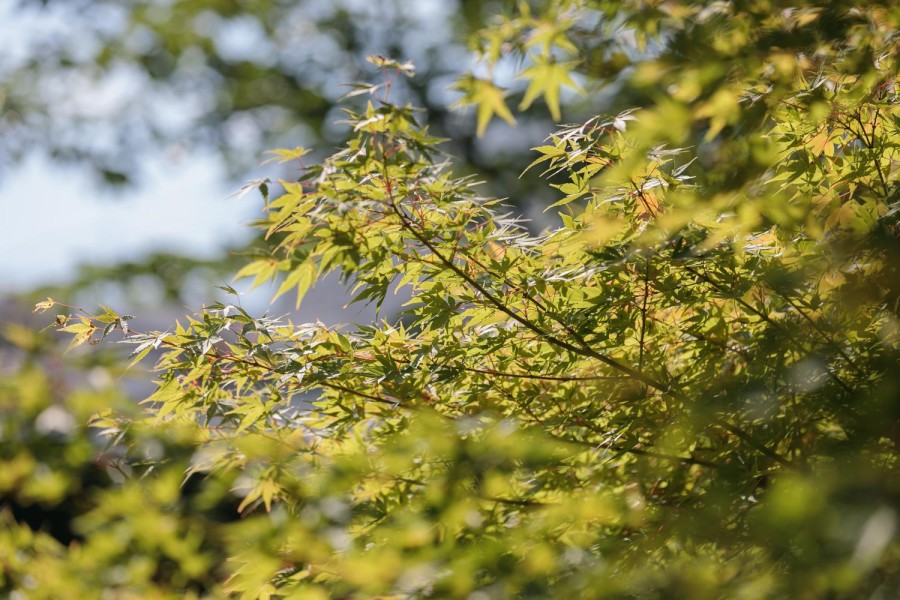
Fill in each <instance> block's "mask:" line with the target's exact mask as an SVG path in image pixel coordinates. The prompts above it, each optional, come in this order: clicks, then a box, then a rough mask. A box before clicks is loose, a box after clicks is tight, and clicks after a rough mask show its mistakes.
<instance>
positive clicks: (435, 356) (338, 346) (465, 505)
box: [6, 2, 900, 598]
mask: <svg viewBox="0 0 900 600" xmlns="http://www.w3.org/2000/svg"><path fill="white" fill-rule="evenodd" d="M898 18H900V15H898V13H897V11H896V9H895V8H893V7H891V6H887V5H885V6H878V5H876V4H868V5H866V6H855V5H853V4H851V3H833V4H832V5H829V6H827V7H824V6H818V5H812V4H809V5H796V4H795V5H793V6H790V7H782V6H775V5H773V4H771V3H762V2H747V3H739V2H732V3H721V4H714V5H711V6H706V5H694V4H691V3H679V2H663V3H659V4H658V5H655V6H652V7H648V6H645V5H644V4H631V3H624V4H621V3H617V4H615V5H610V4H606V3H603V2H564V3H548V4H547V5H546V6H543V5H528V4H521V5H519V6H518V7H517V9H516V10H515V11H509V12H507V13H506V14H505V17H503V18H502V19H501V20H499V21H497V22H495V23H493V25H492V26H491V27H490V28H488V29H486V30H484V31H483V32H482V33H481V34H480V35H479V38H478V39H479V40H481V41H482V43H481V44H480V45H479V49H480V56H481V58H482V59H483V60H484V61H485V65H486V67H485V69H486V70H485V71H482V72H478V73H473V74H469V75H463V76H462V77H461V78H460V80H459V81H458V84H457V85H458V88H459V89H460V90H461V91H462V92H463V94H464V99H463V102H467V103H472V104H475V105H476V115H477V119H478V120H479V121H480V123H481V126H482V127H483V126H484V125H485V122H486V121H487V120H488V119H490V118H491V117H492V116H494V115H497V116H499V117H501V118H505V119H512V118H513V115H512V112H511V111H510V109H509V108H508V106H507V105H506V103H505V93H506V92H505V90H504V89H503V88H502V85H501V82H500V81H498V79H497V77H492V76H489V75H490V74H491V73H495V74H496V73H498V72H500V71H501V70H502V69H503V68H506V67H504V66H503V65H507V66H508V65H509V64H512V65H516V68H515V72H516V73H517V75H518V77H519V78H520V79H522V80H523V83H524V96H523V97H522V100H521V102H520V105H519V106H520V109H521V110H529V107H530V106H531V104H532V103H533V102H534V101H536V100H537V99H538V98H540V99H542V100H543V101H544V102H546V104H547V107H548V110H550V111H551V112H552V113H554V114H558V111H559V110H560V108H559V106H558V104H557V102H558V98H559V94H560V93H561V89H562V88H563V87H571V88H576V89H577V88H586V87H588V86H589V84H588V82H587V78H588V77H600V76H601V75H602V74H604V73H605V71H604V70H603V69H604V67H602V65H604V64H606V63H611V64H612V65H613V66H618V67H625V66H629V65H630V67H629V68H627V69H625V70H624V71H622V75H621V76H620V77H619V79H618V80H617V82H618V83H617V84H618V85H621V86H622V87H623V89H628V90H632V92H630V94H632V96H631V97H633V98H642V99H643V100H642V102H641V103H640V104H638V105H636V106H634V107H633V109H631V110H627V111H622V112H619V113H616V114H613V115H610V116H608V117H606V116H596V117H592V118H589V119H586V120H585V121H584V122H581V123H578V124H573V125H571V126H565V127H563V128H562V129H559V130H558V131H555V132H554V133H552V134H551V135H550V136H549V138H548V140H547V142H546V143H545V144H543V145H541V146H539V147H537V148H535V151H536V159H535V161H534V163H533V164H532V165H531V168H532V169H544V170H545V175H546V176H547V177H552V180H551V182H552V185H553V186H555V189H556V190H557V191H558V196H557V199H558V202H557V205H559V206H562V207H563V208H562V209H560V210H561V211H562V212H561V215H560V216H561V220H562V225H561V226H560V227H558V228H555V229H553V230H549V231H545V232H542V233H533V232H529V231H528V230H527V229H525V228H524V227H523V225H522V224H521V223H520V222H519V221H518V220H517V219H516V218H514V217H510V216H509V215H508V214H507V213H506V209H504V208H503V205H502V204H501V202H500V201H498V200H494V199H490V198H483V197H481V196H480V195H479V194H478V193H477V188H476V187H475V185H474V184H473V181H472V180H471V179H470V178H468V177H466V176H459V175H456V174H454V173H453V171H452V169H451V165H452V160H450V159H447V158H446V157H445V156H444V155H442V154H441V153H440V151H439V150H438V149H437V148H436V146H435V145H436V143H437V140H436V139H435V138H434V137H432V134H431V133H430V131H429V129H428V128H427V127H426V126H425V124H420V122H419V121H418V120H417V118H416V117H417V113H416V111H415V110H414V109H412V108H411V107H409V106H408V105H406V104H403V103H395V102H393V96H392V95H391V94H392V89H391V88H393V87H394V86H395V85H396V82H398V81H400V80H402V79H403V78H404V76H406V75H409V74H410V67H409V66H408V64H407V63H405V62H397V61H394V60H391V59H385V58H383V57H373V58H372V59H371V60H372V62H374V63H375V64H376V66H378V67H379V68H380V69H381V70H382V71H383V72H384V78H383V80H382V81H381V82H380V83H379V84H378V85H375V86H370V87H359V88H357V89H358V90H359V92H360V93H359V94H358V95H357V96H355V97H354V98H352V99H351V102H355V103H356V104H352V105H350V106H349V108H348V113H347V118H348V121H349V122H350V126H351V129H352V131H353V136H352V137H351V138H350V139H349V140H348V142H347V143H346V145H344V146H343V147H342V148H341V149H339V150H338V151H337V152H336V153H335V154H333V155H332V156H330V157H328V158H326V159H325V160H324V161H321V162H320V163H318V164H311V165H305V166H304V168H303V174H302V175H301V177H300V178H299V179H298V180H296V181H284V182H281V185H282V187H283V190H284V191H283V193H281V192H279V193H277V194H273V196H272V197H270V196H269V185H268V184H267V183H262V184H260V191H261V192H262V194H263V196H264V198H265V200H266V211H265V215H264V217H263V218H262V219H261V221H260V223H259V226H260V228H261V230H262V231H263V236H264V239H265V242H266V244H267V246H266V251H265V253H261V254H260V255H259V256H258V257H257V259H256V260H253V261H252V262H249V263H248V264H246V265H245V266H244V267H243V268H242V269H241V270H240V271H239V272H238V274H237V275H238V277H250V278H252V279H253V281H254V283H256V284H262V283H264V282H266V281H268V280H270V279H275V280H276V281H278V288H277V289H276V291H275V294H276V295H279V294H283V293H287V292H293V293H295V294H296V296H297V301H298V302H300V301H301V300H302V298H303V297H304V295H305V294H306V292H307V291H308V289H309V287H310V286H311V285H312V284H313V283H314V282H315V281H316V280H317V279H319V278H320V277H321V276H323V275H324V274H325V273H327V272H329V271H332V270H337V271H339V272H340V274H341V275H342V276H343V277H344V278H345V279H347V280H348V281H350V282H351V284H352V285H354V286H355V290H356V292H355V294H356V299H357V300H360V301H369V302H373V303H374V304H375V305H379V304H380V303H381V301H382V300H383V299H384V297H385V295H386V294H388V293H391V291H392V290H394V289H396V288H398V287H400V288H403V289H405V293H408V294H409V297H410V300H409V302H408V304H407V308H406V310H405V311H404V312H403V313H402V314H400V315H398V316H397V317H391V319H390V321H381V322H377V323H371V324H363V325H358V326H355V327H352V328H343V329H338V328H329V327H325V326H323V325H321V324H307V325H297V324H294V323H292V322H291V321H290V320H287V319H273V318H270V317H267V316H263V317H256V316H253V315H251V314H249V313H248V312H247V311H246V310H245V309H244V308H243V307H242V306H241V304H240V302H239V298H237V297H235V298H234V299H233V301H232V302H231V303H228V304H226V303H213V304H210V305H209V306H207V307H206V309H204V310H203V311H202V312H200V313H199V314H197V315H194V316H191V317H188V320H187V321H182V322H180V323H178V324H176V325H175V327H173V328H172V329H170V330H169V331H167V332H154V333H149V332H148V333H145V332H138V331H134V330H133V329H132V327H131V324H130V321H131V319H129V318H128V317H126V316H123V315H120V314H118V313H116V312H115V311H113V310H112V309H109V308H105V307H104V308H102V310H101V311H95V312H93V313H91V312H87V311H84V310H82V309H77V308H75V307H71V306H66V305H62V308H63V310H62V312H63V314H62V315H61V316H59V317H57V322H58V323H59V326H60V328H61V329H62V330H63V331H64V332H66V333H68V334H70V335H71V336H72V344H73V345H75V346H78V345H82V344H87V343H88V342H90V341H94V340H98V339H100V338H103V337H106V336H107V335H108V334H110V333H111V332H114V331H118V330H126V334H127V340H126V341H130V342H132V343H134V344H135V357H136V358H138V359H139V358H141V357H143V356H145V355H147V354H149V353H150V352H152V351H153V349H154V348H156V349H158V350H160V351H161V352H162V354H161V356H160V357H159V359H158V362H157V363H156V365H157V369H158V373H159V381H158V385H157V387H156V391H155V392H154V393H153V394H152V395H151V396H150V397H149V398H148V400H147V402H146V403H145V407H146V412H145V413H143V414H142V415H134V414H118V413H116V412H113V411H111V410H104V411H100V412H99V413H98V414H97V415H96V416H95V417H94V419H93V421H92V424H93V426H95V427H97V428H99V429H100V430H101V431H105V432H107V433H108V434H109V435H110V436H112V437H116V436H121V439H120V442H121V443H122V444H124V447H125V448H132V450H131V452H132V453H134V452H135V449H136V448H139V447H140V445H139V440H140V439H141V436H142V435H147V433H145V432H154V434H155V435H159V436H163V437H165V438H166V439H167V438H168V436H174V437H176V439H178V440H181V442H182V443H183V444H184V445H186V446H187V447H188V448H189V449H190V450H187V451H186V452H189V453H190V455H191V459H190V467H188V468H187V473H188V474H190V475H191V477H192V478H194V477H198V475H204V477H198V481H201V482H203V485H205V486H210V487H211V488H212V489H213V490H216V489H219V490H221V489H222V488H221V487H216V485H217V482H220V481H224V482H226V483H225V484H224V485H225V486H229V487H230V489H231V490H232V492H233V494H234V495H235V496H236V497H237V499H238V506H237V508H236V510H237V511H239V512H241V513H242V514H243V515H244V518H243V519H241V520H240V521H238V522H225V523H220V524H216V526H215V528H214V529H215V533H214V534H211V535H215V536H220V537H216V539H223V540H225V541H226V542H225V552H226V554H227V555H228V557H229V559H230V560H229V561H227V562H225V563H224V564H221V566H220V567H219V568H218V569H215V570H213V571H207V572H204V573H203V575H204V576H206V577H210V578H211V580H210V581H208V582H206V583H204V584H203V585H202V586H198V585H196V584H191V583H188V579H185V577H188V578H189V577H194V576H196V574H197V573H199V571H192V570H190V568H189V567H188V566H185V564H184V563H183V562H182V561H183V560H186V559H182V558H175V560H176V562H178V564H179V565H180V568H181V571H178V572H181V573H185V574H186V575H180V576H179V577H181V579H179V578H178V577H176V576H174V575H170V574H171V573H173V572H175V571H173V570H171V569H165V568H162V567H160V566H159V565H162V564H163V562H158V563H154V564H155V565H157V568H156V569H155V570H154V571H153V573H154V575H153V576H152V577H151V578H150V581H152V582H153V584H154V585H157V586H158V588H159V589H160V590H161V591H160V592H159V593H160V594H163V593H171V594H178V593H180V591H181V590H184V589H187V588H188V586H190V585H193V587H191V588H190V589H192V590H194V591H195V592H196V593H208V594H211V595H216V594H231V595H234V596H239V597H247V598H254V597H299V598H304V597H373V596H379V595H382V596H385V595H387V596H395V597H459V598H471V597H473V596H474V597H478V598H480V597H488V598H490V597H497V598H503V597H612V598H615V597H690V598H703V597H710V598H712V597H750V598H763V597H810V598H816V597H854V598H855V597H859V598H863V597H865V598H869V597H872V596H873V595H874V596H878V595H881V596H883V597H891V596H893V595H896V594H897V592H898V591H900V589H898V588H900V580H898V568H900V564H898V560H900V552H898V549H900V545H898V544H897V509H898V489H897V481H898V478H897V449H896V444H897V431H898V430H897V422H898V421H897V417H898V414H897V403H896V398H897V389H896V388H897V378H896V375H895V372H896V368H897V361H898V326H897V324H898V319H897V283H896V282H897V281H898V279H897V274H896V272H895V269H896V266H895V265H896V264H897V262H896V260H894V257H895V256H896V255H897V250H898V237H897V222H896V218H897V217H896V215H897V211H896V207H897V201H898V184H897V167H898V164H897V163H898V150H897V148H898V140H900V132H898V127H900V119H898V116H900V115H898V105H897V96H896V94H897V87H896V86H897V73H896V62H895V60H896V55H897V53H896V50H897V47H896V46H897V25H898ZM644 44H646V45H644ZM632 63H633V64H632ZM492 69H493V71H492ZM306 152H307V151H306V150H304V149H301V148H297V149H294V150H283V151H280V152H279V154H280V155H281V156H282V158H284V159H285V160H287V161H291V162H293V161H301V160H303V156H304V155H305V154H306ZM226 291H228V292H229V293H231V294H234V292H233V290H230V289H227V290H226ZM234 296H237V295H236V294H234ZM56 306H59V304H58V303H57V302H55V301H53V300H51V299H48V300H47V301H45V302H42V303H41V304H39V305H38V306H37V310H39V311H43V310H49V309H50V308H54V307H56ZM114 335H118V334H114ZM117 447H118V446H117ZM120 452H124V450H121V451H120ZM165 456H166V453H161V454H158V455H156V456H150V457H147V458H148V460H150V462H151V463H153V462H160V461H163V460H164V457H165ZM132 460H133V459H132ZM125 464H129V462H128V461H127V460H126V461H125ZM165 464H166V465H169V466H172V467H174V468H176V469H177V468H178V467H179V463H178V462H177V461H174V460H170V461H169V462H166V463H165ZM163 478H164V475H159V476H156V475H154V474H153V473H152V472H151V473H149V474H148V475H147V476H146V477H144V478H142V479H139V480H130V482H129V483H128V484H125V485H126V486H130V485H136V486H138V489H148V490H149V489H152V487H153V486H154V485H156V482H158V481H160V480H162V479H163ZM115 490H116V488H113V491H111V492H104V494H103V495H104V496H105V495H106V493H110V494H115V493H116V491H115ZM98 505H100V506H102V505H103V503H102V501H100V502H98ZM132 505H133V504H132ZM184 506H185V507H186V508H185V510H187V515H188V519H187V525H186V526H187V527H189V526H190V522H191V518H190V515H191V514H192V513H191V511H192V510H199V509H198V508H196V507H191V505H190V504H188V505H184ZM88 522H90V520H88ZM13 530H14V531H21V532H23V533H21V534H20V535H19V536H18V537H16V538H14V539H13V540H12V541H11V542H7V547H10V546H11V547H12V548H16V549H17V550H19V552H20V553H21V552H22V551H23V549H27V551H28V552H31V553H33V554H34V555H36V556H43V553H44V552H46V551H47V550H45V549H44V548H43V547H42V545H41V544H38V543H35V542H32V541H31V539H30V538H28V531H30V528H28V527H26V526H25V525H24V524H22V523H21V522H20V523H19V524H18V526H17V527H16V528H14V529H13ZM168 531H170V532H173V533H172V537H174V538H178V535H177V534H176V533H174V532H175V531H178V528H177V526H175V525H171V526H170V529H169V530H168ZM196 531H197V532H199V533H197V534H196V535H197V536H198V537H196V538H192V539H196V540H198V541H197V542H196V543H197V544H199V546H196V547H198V548H202V542H201V541H199V540H201V539H202V536H203V535H205V534H202V532H203V531H205V529H203V528H202V527H200V526H197V528H196ZM93 539H95V538H92V537H91V536H90V535H88V536H87V538H86V541H85V547H87V546H88V544H90V543H91V540H93ZM23 540H24V541H23ZM143 547H145V548H146V546H143ZM161 547H166V546H165V545H164V544H163V546H161ZM52 551H53V552H56V553H57V556H58V557H59V558H58V560H59V561H61V563H60V564H63V565H67V564H70V563H71V561H74V560H77V558H78V556H79V552H80V550H79V547H77V546H72V545H69V546H68V548H59V547H55V546H54V547H53V549H52ZM201 552H202V550H197V551H196V554H199V553H201ZM8 554H9V555H12V556H18V555H19V554H16V553H15V552H12V553H8ZM105 556H106V557H107V560H111V559H110V557H112V561H113V562H115V555H114V554H107V555H105ZM167 556H168V557H169V558H171V557H172V554H168V555H167ZM179 556H180V555H179ZM191 556H193V554H191ZM34 564H40V563H39V562H34V563H31V564H22V563H15V564H12V566H10V567H7V568H6V573H7V574H8V576H9V580H10V581H12V582H14V584H13V587H15V585H18V582H28V581H33V580H34V578H35V574H34V573H33V571H32V570H33V568H34V567H33V566H32V565H34ZM29 578H30V579H29ZM135 581H145V580H139V579H136V578H134V577H130V578H129V577H123V578H122V579H120V580H116V581H112V582H104V583H103V585H105V586H107V587H108V588H111V589H115V590H119V591H129V590H133V589H135V588H134V586H135V585H137V584H135ZM23 585H24V584H23ZM33 587H35V589H40V586H33Z"/></svg>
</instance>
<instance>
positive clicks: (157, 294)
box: [0, 0, 598, 328]
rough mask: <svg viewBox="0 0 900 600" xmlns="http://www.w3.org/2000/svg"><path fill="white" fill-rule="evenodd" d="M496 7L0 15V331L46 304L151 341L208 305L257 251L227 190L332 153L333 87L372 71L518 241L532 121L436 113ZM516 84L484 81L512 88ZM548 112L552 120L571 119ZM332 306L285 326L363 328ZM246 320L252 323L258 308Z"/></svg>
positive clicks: (531, 203) (42, 7) (10, 7)
mask: <svg viewBox="0 0 900 600" xmlns="http://www.w3.org/2000/svg"><path fill="white" fill-rule="evenodd" d="M506 4H508V3H505V2H482V1H476V0H458V1H445V0H421V1H419V0H417V1H412V0H405V1H404V0H374V1H372V0H365V1H363V0H290V1H286V0H283V1H268V0H265V1H263V0H260V1H253V0H246V1H237V0H233V1H229V0H132V1H124V2H122V1H106V0H0V222H2V223H3V226H4V227H3V235H2V236H0V297H2V298H3V300H2V311H3V312H2V319H3V321H5V322H7V323H8V322H13V321H21V320H23V319H25V318H26V317H25V315H26V314H27V312H28V311H27V310H24V309H25V308H28V307H29V306H30V305H31V304H32V303H33V301H34V300H35V299H36V298H41V297H44V296H47V295H52V296H53V297H54V298H57V299H65V300H67V301H69V302H70V303H73V304H79V305H82V306H92V305H96V304H97V303H98V302H101V301H102V302H104V303H106V304H116V305H117V307H118V308H120V309H121V310H127V312H132V313H137V314H138V316H139V317H141V318H142V319H143V320H144V324H145V326H146V327H148V328H154V327H164V326H165V325H166V323H167V322H169V321H170V320H171V317H172V316H173V315H177V314H178V313H179V312H183V311H184V309H185V307H190V308H197V307H198V306H199V305H200V304H201V303H203V302H206V301H209V300H210V299H212V298H213V297H214V288H213V285H214V284H219V283H225V282H227V281H229V278H230V273H232V272H233V270H234V267H235V265H237V264H240V262H241V261H242V260H243V259H242V256H241V255H242V254H245V253H246V252H247V251H248V248H251V247H252V245H253V242H254V235H255V234H254V232H253V231H252V229H250V228H248V227H247V225H248V223H249V222H251V221H252V220H253V219H254V218H255V216H256V215H257V214H258V211H259V208H260V203H261V200H260V198H259V195H258V194H257V193H249V194H246V195H241V194H240V193H239V191H240V190H241V188H242V186H244V185H245V184H246V183H247V182H248V181H251V180H254V179H259V178H263V177H269V178H273V179H275V178H279V177H285V178H291V177H292V176H295V175H296V174H297V169H296V168H294V169H293V171H292V170H291V168H287V169H285V168H279V167H278V166H273V165H268V166H266V165H263V164H261V163H263V161H264V158H265V156H264V151H265V150H266V149H269V148H276V147H294V146H307V147H311V148H314V149H315V150H316V153H314V155H313V157H312V158H311V160H315V158H316V156H317V155H318V156H323V155H327V154H329V153H330V151H331V150H332V149H333V148H334V147H335V146H337V145H338V144H339V143H340V142H341V141H342V139H343V138H344V136H345V135H346V133H347V131H346V127H345V126H343V125H342V124H341V122H340V121H341V116H342V113H341V108H340V106H339V103H338V100H339V98H340V97H341V96H342V95H344V94H346V93H347V92H348V91H350V90H351V89H352V88H350V87H347V84H350V83H353V82H358V81H372V80H373V79H374V78H377V74H376V73H375V72H374V69H373V68H372V66H371V65H370V64H368V63H367V62H366V60H365V58H366V56H367V55H370V54H382V55H388V56H391V57H395V58H398V59H402V60H411V61H413V62H414V63H415V65H416V69H417V73H416V77H414V78H413V79H410V80H408V81H404V82H400V85H398V86H396V87H395V90H394V92H393V93H394V94H395V98H396V99H397V100H405V101H408V102H410V103H412V104H413V105H415V106H418V107H421V108H422V109H423V113H422V119H423V120H427V121H428V122H429V123H430V124H431V126H432V128H433V132H434V133H435V134H437V135H438V136H442V137H447V138H451V139H452V141H450V142H448V143H447V144H446V145H445V150H446V151H447V152H448V153H449V154H451V155H453V156H454V157H456V159H457V164H458V167H457V169H458V170H461V171H468V172H471V173H475V174H477V175H478V176H479V177H481V178H483V179H484V180H485V181H487V182H490V184H487V183H486V184H484V185H483V188H482V189H483V193H484V194H485V195H493V194H500V193H501V192H502V194H503V196H505V197H507V198H508V202H509V203H510V204H511V205H512V206H513V207H514V210H517V211H520V212H521V213H522V214H524V215H525V216H526V217H529V218H530V219H531V222H532V227H534V228H535V229H541V228H543V227H545V226H547V225H548V224H549V223H550V221H548V219H549V218H550V217H548V216H547V215H546V214H545V213H544V212H543V208H544V207H545V206H546V204H547V198H546V197H545V196H546V194H547V191H548V189H547V187H546V185H540V186H537V185H534V183H535V180H534V179H532V178H531V175H528V176H526V177H523V178H521V179H520V178H519V174H520V172H521V170H522V168H523V167H524V166H525V165H526V164H527V159H528V157H527V151H528V148H530V147H532V146H534V145H537V144H539V143H540V142H541V141H542V139H543V137H544V136H545V135H546V132H547V131H550V130H551V123H550V120H549V115H547V114H546V113H544V112H541V110H537V111H530V112H529V114H527V115H523V117H522V118H521V119H520V122H519V123H518V125H517V126H516V127H511V126H509V125H507V124H506V123H504V122H502V121H500V120H497V122H495V123H492V124H491V126H490V128H489V129H488V131H487V132H486V134H485V135H484V136H482V137H481V138H478V137H476V136H475V127H474V116H473V115H472V114H471V112H469V113H467V112H466V111H460V110H454V109H453V108H452V107H453V103H454V102H455V101H456V100H457V99H458V96H459V94H458V92H454V91H453V90H452V84H453V82H454V80H455V79H456V77H458V76H459V74H460V73H461V72H462V71H463V70H465V69H467V68H470V67H472V66H473V63H472V53H471V52H470V49H469V47H468V45H467V44H468V41H469V38H470V36H471V35H472V33H473V31H475V30H476V29H477V28H479V27H481V26H483V25H485V24H486V23H490V19H491V16H492V15H494V14H496V13H498V12H500V11H502V10H503V9H504V8H507V7H506ZM501 71H502V70H501ZM513 72H515V69H514V65H510V69H509V73H503V72H499V73H497V72H495V73H494V77H496V78H498V80H500V81H501V82H503V79H504V77H505V78H506V81H505V83H507V84H509V85H510V86H511V87H512V88H513V89H514V90H515V89H516V87H517V84H516V82H515V81H513V80H512V73H513ZM518 87H521V85H520V86H518ZM519 91H521V90H519ZM597 98H598V95H596V94H594V95H593V98H592V100H593V103H594V105H595V107H596V101H597ZM564 101H566V102H567V103H568V105H569V108H568V110H567V112H566V115H565V116H566V117H571V116H574V115H576V113H578V112H579V108H580V107H582V108H583V106H582V105H583V104H584V102H585V100H584V97H581V98H578V97H567V98H564ZM535 190H539V191H535ZM341 294H342V292H341V290H340V287H339V286H338V285H337V284H336V282H334V283H329V282H327V281H326V282H325V284H324V285H321V286H319V290H318V292H316V293H315V294H314V295H313V296H311V298H310V300H309V301H308V302H307V303H306V304H305V305H304V307H303V308H302V309H301V310H302V312H301V314H300V315H299V318H301V320H316V319H320V320H322V321H324V322H330V323H335V322H340V321H341V320H342V319H357V318H363V319H365V318H367V317H368V316H370V315H365V314H362V313H360V312H358V310H356V311H355V312H352V313H350V314H347V313H346V312H345V311H343V310H342V309H341V306H342V302H340V301H339V299H340V297H341ZM248 302H251V304H252V303H255V304H256V305H255V306H254V308H260V309H263V310H265V309H266V304H267V303H268V299H267V294H266V290H263V291H262V292H261V293H260V294H258V295H257V296H256V297H254V298H248ZM290 309H291V306H290V305H289V304H285V305H283V306H277V307H275V308H274V309H273V310H279V311H288V310H290Z"/></svg>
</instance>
